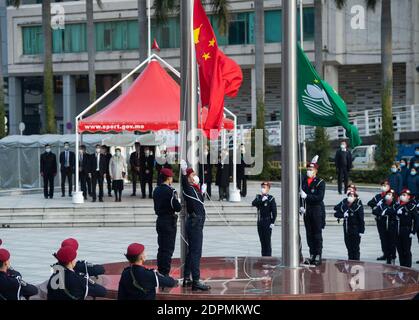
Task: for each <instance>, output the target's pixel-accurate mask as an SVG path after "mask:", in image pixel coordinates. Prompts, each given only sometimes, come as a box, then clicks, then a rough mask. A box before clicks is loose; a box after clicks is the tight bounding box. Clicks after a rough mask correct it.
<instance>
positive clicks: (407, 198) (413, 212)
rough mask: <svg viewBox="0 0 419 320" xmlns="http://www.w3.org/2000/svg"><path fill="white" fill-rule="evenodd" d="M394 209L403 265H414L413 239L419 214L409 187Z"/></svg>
mask: <svg viewBox="0 0 419 320" xmlns="http://www.w3.org/2000/svg"><path fill="white" fill-rule="evenodd" d="M394 211H395V213H396V219H397V239H396V247H397V253H398V254H399V262H400V266H402V267H408V268H411V267H412V251H411V248H412V239H413V237H414V236H415V233H416V232H417V230H419V216H418V211H417V208H416V203H415V202H414V201H412V194H411V193H410V190H409V189H404V190H403V191H402V192H401V195H400V198H399V201H397V203H396V205H395V208H394Z"/></svg>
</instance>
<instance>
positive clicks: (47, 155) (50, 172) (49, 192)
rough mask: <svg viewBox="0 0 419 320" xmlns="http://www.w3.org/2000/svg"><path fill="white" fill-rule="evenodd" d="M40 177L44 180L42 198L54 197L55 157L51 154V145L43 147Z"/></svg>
mask: <svg viewBox="0 0 419 320" xmlns="http://www.w3.org/2000/svg"><path fill="white" fill-rule="evenodd" d="M40 168H41V176H42V177H43V179H44V197H45V199H48V198H50V199H52V198H53V197H54V178H55V176H56V175H57V157H56V156H55V154H54V153H52V152H51V145H49V144H46V145H45V152H44V153H43V154H41V159H40Z"/></svg>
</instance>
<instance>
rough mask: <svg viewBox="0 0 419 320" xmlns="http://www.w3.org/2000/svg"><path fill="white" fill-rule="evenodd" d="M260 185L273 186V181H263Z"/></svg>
mask: <svg viewBox="0 0 419 320" xmlns="http://www.w3.org/2000/svg"><path fill="white" fill-rule="evenodd" d="M260 185H261V186H268V187H269V188H270V187H271V183H270V182H269V181H263V182H262V183H261V184H260Z"/></svg>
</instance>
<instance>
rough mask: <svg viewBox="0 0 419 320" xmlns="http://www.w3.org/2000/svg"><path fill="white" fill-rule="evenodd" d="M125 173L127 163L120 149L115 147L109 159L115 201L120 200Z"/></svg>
mask: <svg viewBox="0 0 419 320" xmlns="http://www.w3.org/2000/svg"><path fill="white" fill-rule="evenodd" d="M126 173H127V164H126V162H125V159H124V157H123V156H122V154H121V149H120V148H116V149H115V154H114V155H113V157H112V158H111V160H110V161H109V174H110V176H111V180H112V189H113V191H114V193H115V202H121V196H122V190H124V178H125V175H126Z"/></svg>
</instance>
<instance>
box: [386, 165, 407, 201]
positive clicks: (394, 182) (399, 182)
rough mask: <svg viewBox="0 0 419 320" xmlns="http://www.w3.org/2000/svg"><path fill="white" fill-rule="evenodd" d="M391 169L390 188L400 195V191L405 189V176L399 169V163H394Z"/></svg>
mask: <svg viewBox="0 0 419 320" xmlns="http://www.w3.org/2000/svg"><path fill="white" fill-rule="evenodd" d="M390 171H391V173H390V175H389V177H388V182H389V183H390V189H393V190H394V192H396V196H399V195H400V192H401V191H402V190H403V177H402V175H401V173H400V171H399V168H398V166H397V163H393V164H392V166H391V168H390Z"/></svg>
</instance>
